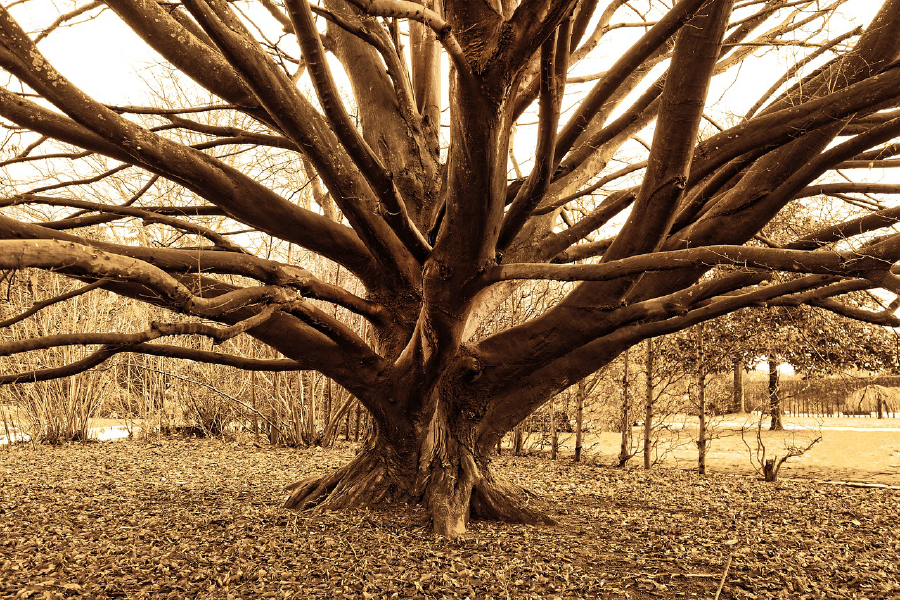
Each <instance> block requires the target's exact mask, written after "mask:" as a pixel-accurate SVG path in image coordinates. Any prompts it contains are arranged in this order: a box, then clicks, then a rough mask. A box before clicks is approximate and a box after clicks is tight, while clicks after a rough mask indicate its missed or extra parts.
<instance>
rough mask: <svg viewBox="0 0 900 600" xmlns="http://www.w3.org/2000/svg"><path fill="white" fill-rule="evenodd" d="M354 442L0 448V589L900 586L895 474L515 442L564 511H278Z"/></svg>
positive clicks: (864, 594)
mask: <svg viewBox="0 0 900 600" xmlns="http://www.w3.org/2000/svg"><path fill="white" fill-rule="evenodd" d="M354 451H355V450H354V448H353V447H352V446H351V445H339V446H338V447H337V448H335V449H331V450H322V449H310V450H290V449H278V448H270V447H258V446H256V445H254V444H252V443H250V442H249V441H235V440H231V441H223V440H195V439H181V438H163V439H160V440H156V441H154V442H147V441H125V442H110V443H92V444H77V445H69V446H64V447H38V448H37V449H33V448H31V447H29V446H16V447H13V448H10V449H9V450H6V451H2V452H0V597H2V598H74V597H81V598H149V597H153V598H166V597H168V598H184V597H201V598H363V599H377V598H423V599H427V598H498V599H500V598H510V599H512V598H515V599H528V598H541V599H543V598H548V599H552V598H601V599H605V598H609V599H614V598H615V599H618V598H634V599H645V598H647V599H648V598H712V597H714V595H715V594H716V593H717V592H718V593H719V594H720V595H719V597H720V598H723V599H726V598H741V599H743V598H791V599H818V598H828V599H831V598H860V599H862V598H900V526H898V517H897V506H898V505H900V502H898V500H900V492H898V491H896V490H890V489H878V488H852V487H838V486H831V485H822V484H819V483H816V482H810V481H804V480H784V481H780V482H778V483H776V484H769V483H765V482H761V481H758V480H756V479H754V478H750V477H746V476H735V475H710V476H707V477H705V478H701V477H699V476H698V475H696V474H695V473H692V472H686V471H679V470H674V469H660V470H655V471H650V472H646V471H641V470H621V469H613V468H609V467H604V466H599V465H594V464H578V465H576V464H573V463H571V462H561V461H560V462H552V461H549V460H546V459H543V458H534V457H525V458H513V457H501V458H498V459H497V461H496V462H497V468H498V470H499V472H500V473H503V474H504V475H506V476H508V477H509V478H510V479H512V480H514V481H516V482H517V483H520V484H522V485H525V486H526V487H527V488H529V489H530V490H532V491H533V492H535V494H536V501H540V502H541V503H542V504H546V506H547V510H548V511H549V512H550V514H551V515H552V516H553V517H554V518H556V519H557V521H558V522H559V525H558V526H556V527H531V526H521V525H507V524H500V523H492V522H473V523H472V524H471V525H470V529H469V532H468V533H467V534H466V535H465V536H464V537H462V538H460V539H455V540H450V539H444V538H440V537H437V536H435V535H433V534H432V533H430V531H429V529H428V523H427V519H426V517H425V515H424V513H423V511H422V510H421V509H420V508H417V507H394V508H391V509H387V510H384V511H366V510H356V511H341V512H329V511H319V512H312V513H309V512H308V513H293V512H289V511H286V510H284V509H282V508H281V502H282V501H283V499H284V498H285V494H284V492H283V488H284V486H285V485H287V484H289V483H291V482H293V481H296V480H298V479H301V478H303V477H307V476H310V475H314V474H317V473H323V472H327V471H329V470H332V469H335V468H337V467H338V466H340V465H341V464H343V463H344V462H346V461H347V460H349V458H351V457H352V455H353V453H354ZM726 565H727V568H726ZM723 575H724V583H723V582H722V578H723ZM720 585H721V591H720V590H719V587H720Z"/></svg>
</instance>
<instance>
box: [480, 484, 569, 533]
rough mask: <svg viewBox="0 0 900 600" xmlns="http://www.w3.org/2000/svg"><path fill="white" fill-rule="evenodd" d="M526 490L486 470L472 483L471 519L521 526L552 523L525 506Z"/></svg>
mask: <svg viewBox="0 0 900 600" xmlns="http://www.w3.org/2000/svg"><path fill="white" fill-rule="evenodd" d="M527 496H528V492H526V491H525V490H524V489H522V488H520V487H519V486H517V485H514V484H512V483H509V482H506V481H501V480H497V479H494V477H493V476H492V475H491V474H490V473H488V474H487V475H486V476H485V477H482V478H481V479H480V480H479V481H478V483H476V484H475V487H474V489H473V490H472V499H471V501H470V504H469V507H470V508H469V510H470V513H471V516H472V518H473V519H481V520H484V521H502V522H504V523H521V524H524V525H556V521H554V520H553V519H552V518H550V517H549V516H547V515H545V514H544V513H543V512H541V511H540V510H538V509H536V508H532V507H529V506H526V504H525V502H526V499H527Z"/></svg>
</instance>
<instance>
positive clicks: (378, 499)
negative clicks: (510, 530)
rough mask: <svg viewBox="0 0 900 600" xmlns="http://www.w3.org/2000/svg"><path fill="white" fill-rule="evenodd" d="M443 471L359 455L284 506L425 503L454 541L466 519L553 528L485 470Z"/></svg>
mask: <svg viewBox="0 0 900 600" xmlns="http://www.w3.org/2000/svg"><path fill="white" fill-rule="evenodd" d="M467 466H468V468H460V469H459V470H451V471H448V470H447V467H446V465H441V464H440V463H435V462H429V463H427V464H424V465H421V464H420V465H419V469H418V470H416V469H412V468H409V469H402V468H399V467H398V466H397V465H394V468H393V469H391V468H390V467H389V466H388V463H387V461H385V460H384V458H383V457H381V456H379V455H378V454H377V453H376V452H373V451H371V450H364V451H363V452H362V453H361V454H360V455H359V456H357V457H356V458H354V459H353V460H352V461H351V462H350V463H348V464H347V465H345V466H344V467H342V468H340V469H338V470H337V471H335V472H334V473H332V474H331V475H326V476H323V477H312V478H309V479H304V480H303V481H300V482H298V483H295V484H293V485H291V486H289V487H288V489H289V490H292V493H291V495H290V497H289V498H288V499H287V501H286V502H285V504H284V506H285V507H286V508H289V509H296V510H307V509H311V508H314V507H321V508H327V509H342V508H377V507H378V506H379V505H381V506H384V505H385V504H390V503H397V502H406V503H424V504H425V506H426V509H427V511H428V513H429V515H430V517H431V521H432V526H433V528H434V531H435V533H438V534H440V535H445V536H448V537H457V536H459V535H462V534H463V533H465V530H466V526H467V525H468V521H469V519H470V518H474V519H481V520H491V521H502V522H506V523H521V524H528V525H555V524H556V523H555V521H554V520H553V519H551V518H550V517H548V516H546V515H544V514H542V512H540V510H538V509H537V508H536V507H529V506H527V493H526V492H525V491H524V490H523V489H522V488H520V487H518V486H516V485H513V484H512V483H509V482H505V481H501V480H497V479H495V478H494V477H493V475H492V474H491V472H490V471H489V469H488V468H487V466H486V465H484V466H483V467H482V468H473V467H474V465H467Z"/></svg>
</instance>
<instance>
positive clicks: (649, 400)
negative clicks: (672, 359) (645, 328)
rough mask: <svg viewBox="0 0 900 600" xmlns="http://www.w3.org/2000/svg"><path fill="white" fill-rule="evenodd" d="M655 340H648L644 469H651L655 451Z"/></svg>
mask: <svg viewBox="0 0 900 600" xmlns="http://www.w3.org/2000/svg"><path fill="white" fill-rule="evenodd" d="M653 400H654V398H653V340H652V339H648V340H647V395H646V396H645V398H644V468H645V469H649V468H650V463H651V451H652V449H653V436H652V434H653Z"/></svg>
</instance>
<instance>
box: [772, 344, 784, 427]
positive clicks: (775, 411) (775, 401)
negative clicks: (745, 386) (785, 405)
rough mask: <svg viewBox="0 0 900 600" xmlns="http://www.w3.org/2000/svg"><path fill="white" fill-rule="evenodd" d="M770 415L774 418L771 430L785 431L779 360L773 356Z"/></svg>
mask: <svg viewBox="0 0 900 600" xmlns="http://www.w3.org/2000/svg"><path fill="white" fill-rule="evenodd" d="M769 415H771V417H772V423H771V425H770V426H769V429H770V430H772V431H781V430H782V429H784V423H783V422H782V420H781V395H780V393H779V390H778V359H777V358H776V357H775V356H774V355H771V354H770V355H769Z"/></svg>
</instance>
